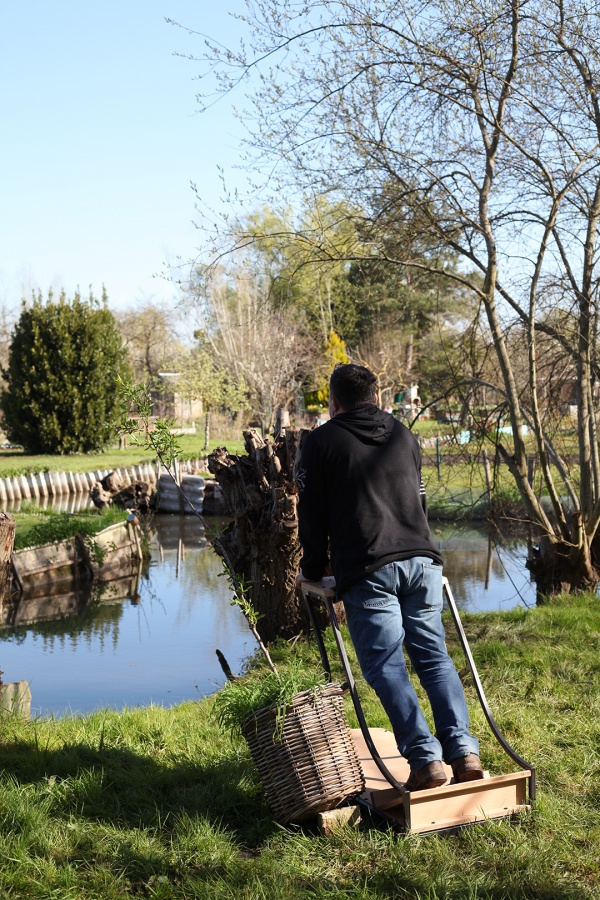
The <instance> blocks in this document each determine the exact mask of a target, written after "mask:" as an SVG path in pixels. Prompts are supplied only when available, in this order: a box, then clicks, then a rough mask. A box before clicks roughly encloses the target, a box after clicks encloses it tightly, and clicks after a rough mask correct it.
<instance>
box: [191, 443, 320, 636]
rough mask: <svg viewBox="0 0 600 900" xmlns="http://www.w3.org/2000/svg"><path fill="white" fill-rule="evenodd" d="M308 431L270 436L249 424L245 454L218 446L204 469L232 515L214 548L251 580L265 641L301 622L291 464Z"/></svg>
mask: <svg viewBox="0 0 600 900" xmlns="http://www.w3.org/2000/svg"><path fill="white" fill-rule="evenodd" d="M307 433H308V432H307V431H306V430H305V429H297V428H286V429H282V430H281V432H280V433H279V435H278V436H276V437H275V438H273V440H271V439H269V438H262V437H261V436H260V434H259V433H258V432H257V431H255V430H254V429H249V430H248V431H244V441H245V448H246V454H247V455H246V456H235V455H232V454H230V453H228V452H227V450H226V448H225V447H218V448H217V449H216V450H215V451H213V453H211V454H210V456H209V457H208V469H209V471H210V472H211V473H212V474H213V475H214V476H215V478H216V479H217V481H218V483H219V484H220V485H221V488H222V489H223V493H224V495H225V499H226V501H227V505H228V507H229V510H230V512H231V515H232V516H233V521H232V522H231V523H230V524H229V525H228V526H227V528H226V529H225V530H224V531H223V532H222V533H221V535H220V536H219V538H218V540H217V541H215V545H214V546H215V550H216V552H217V553H218V554H219V555H220V556H221V557H222V558H223V559H224V560H225V563H226V564H227V565H229V566H230V567H231V568H232V569H233V572H234V573H235V575H236V577H237V578H239V579H241V580H243V581H244V582H249V583H250V584H251V599H252V603H253V606H254V609H255V610H256V611H257V612H258V613H259V615H260V619H259V621H258V632H259V634H260V636H261V638H262V639H263V640H264V641H271V640H273V639H274V638H276V637H291V636H293V635H296V634H298V632H299V631H300V630H301V629H302V628H303V627H304V626H305V624H306V615H305V612H304V608H303V605H302V599H301V597H300V595H299V592H297V591H296V584H295V577H296V573H297V572H298V569H299V563H300V558H301V556H302V551H301V549H300V544H299V541H298V520H297V513H296V507H297V501H298V492H297V488H296V484H295V468H296V465H297V460H298V458H299V455H300V450H301V445H302V440H303V437H304V435H305V434H307Z"/></svg>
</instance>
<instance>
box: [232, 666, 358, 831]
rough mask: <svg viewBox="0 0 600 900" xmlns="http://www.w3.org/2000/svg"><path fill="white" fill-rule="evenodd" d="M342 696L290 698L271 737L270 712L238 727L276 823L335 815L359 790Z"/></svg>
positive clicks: (273, 714)
mask: <svg viewBox="0 0 600 900" xmlns="http://www.w3.org/2000/svg"><path fill="white" fill-rule="evenodd" d="M342 696H343V691H342V688H341V685H339V684H328V685H326V686H325V687H319V688H315V689H313V690H308V691H302V692H301V693H299V694H296V695H295V696H294V697H292V699H291V701H290V703H289V705H288V707H287V709H286V711H285V718H284V724H283V729H282V730H281V733H280V734H275V732H276V728H277V707H276V706H269V707H266V708H265V709H261V710H259V711H258V712H256V713H254V714H253V715H252V716H249V717H248V718H247V719H246V720H245V722H244V723H243V726H242V732H243V735H244V737H245V738H246V741H247V742H248V746H249V748H250V753H251V754H252V758H253V760H254V762H255V764H256V766H257V768H258V771H259V773H260V777H261V781H262V785H263V788H264V791H265V794H266V797H267V801H268V803H269V806H270V807H271V809H272V810H273V813H274V814H275V818H276V819H277V820H278V821H280V822H283V823H286V822H292V821H296V822H298V821H300V820H301V819H305V818H307V817H308V816H310V815H313V814H315V813H318V812H324V811H325V810H327V809H335V807H336V806H340V805H341V804H342V803H343V802H344V801H345V800H348V799H350V798H351V797H354V796H355V795H356V794H360V793H361V791H362V790H363V788H364V775H363V772H362V769H361V765H360V760H359V758H358V754H357V752H356V748H355V746H354V741H353V740H352V736H351V734H350V730H349V728H348V721H347V719H346V713H345V711H344V707H343V703H342Z"/></svg>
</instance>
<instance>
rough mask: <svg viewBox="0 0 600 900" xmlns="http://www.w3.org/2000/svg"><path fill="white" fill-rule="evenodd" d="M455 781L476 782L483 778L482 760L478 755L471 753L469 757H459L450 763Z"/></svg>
mask: <svg viewBox="0 0 600 900" xmlns="http://www.w3.org/2000/svg"><path fill="white" fill-rule="evenodd" d="M450 765H451V766H452V772H453V773H454V780H455V781H458V782H461V783H462V782H463V781H476V780H477V779H478V778H483V766H482V765H481V760H480V759H479V757H478V756H477V754H476V753H469V754H468V755H467V756H459V758H458V759H453V760H452V762H451V763H450Z"/></svg>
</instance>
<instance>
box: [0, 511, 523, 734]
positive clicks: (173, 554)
mask: <svg viewBox="0 0 600 900" xmlns="http://www.w3.org/2000/svg"><path fill="white" fill-rule="evenodd" d="M433 529H434V531H435V539H436V542H437V543H438V546H439V547H440V549H441V551H442V553H443V555H444V558H445V560H446V565H445V570H444V571H445V574H446V575H447V576H448V578H449V580H450V584H451V586H452V590H453V593H454V596H455V599H456V600H457V603H458V605H459V607H460V608H461V609H464V610H468V611H473V612H476V611H485V610H495V609H510V608H512V607H514V606H517V605H534V603H535V595H534V591H533V588H532V586H531V584H530V583H529V578H528V574H527V572H526V570H525V568H524V565H523V560H524V556H525V544H524V542H523V541H521V540H516V541H512V542H511V543H504V544H502V545H501V546H496V545H495V544H494V543H493V542H491V541H490V540H489V538H488V534H487V532H486V531H485V530H475V529H463V530H457V529H456V528H452V527H449V526H447V525H445V524H444V525H442V526H440V527H439V528H437V527H436V525H435V524H434V525H433ZM150 545H151V552H152V558H151V562H150V565H149V566H148V567H147V568H146V569H145V570H144V571H142V572H137V571H136V572H133V573H132V572H129V573H127V574H126V575H125V576H124V577H123V578H121V579H119V580H118V581H114V582H111V583H109V584H107V585H105V586H103V587H102V586H101V587H100V589H98V588H97V587H96V588H94V589H93V590H92V589H89V588H88V589H87V590H86V591H80V592H71V593H66V594H59V595H54V596H52V597H48V596H46V597H44V596H41V597H37V598H35V599H25V598H23V599H22V600H21V601H20V602H19V603H17V604H15V605H13V606H10V607H9V606H7V605H5V606H4V608H3V609H2V608H1V606H0V612H1V615H0V669H2V670H3V673H4V674H3V676H2V678H3V680H4V681H5V682H9V681H19V680H20V679H26V680H28V681H29V683H30V685H31V692H32V697H33V702H32V714H33V715H44V716H47V715H64V714H66V713H69V712H74V713H75V712H86V711H91V710H93V709H97V708H100V707H113V708H122V707H124V706H138V705H146V704H149V703H157V704H161V705H163V706H171V705H173V704H175V703H179V702H181V701H182V700H191V699H198V698H199V697H202V696H206V695H207V694H210V693H212V692H213V691H215V690H216V689H217V688H218V687H219V686H220V685H222V684H223V681H224V675H223V672H222V670H221V668H220V666H219V663H218V660H217V657H216V654H215V650H216V649H217V648H219V649H220V650H221V651H222V652H223V653H224V654H225V657H226V658H227V660H228V662H229V664H230V666H231V668H232V669H233V671H234V672H235V671H240V669H241V668H242V667H243V663H244V660H245V659H246V658H247V657H248V656H249V655H251V654H252V653H253V652H254V650H255V642H254V638H253V637H252V635H251V634H250V632H249V630H248V627H247V625H246V622H245V619H244V618H243V616H242V614H241V613H240V611H239V610H238V609H237V608H236V607H232V606H231V604H230V596H231V595H230V591H229V588H228V585H227V581H226V579H225V578H223V577H220V573H221V563H220V560H219V558H218V557H217V556H216V555H215V553H214V552H213V550H212V549H211V547H210V543H209V542H208V541H207V540H206V536H205V534H204V531H203V529H202V526H201V523H200V522H199V521H198V520H197V519H195V518H194V517H192V516H187V517H177V516H156V517H155V518H154V520H153V522H152V525H151V528H150Z"/></svg>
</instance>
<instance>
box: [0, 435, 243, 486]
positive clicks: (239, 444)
mask: <svg viewBox="0 0 600 900" xmlns="http://www.w3.org/2000/svg"><path fill="white" fill-rule="evenodd" d="M177 443H178V444H179V446H180V447H181V458H182V459H190V458H193V457H196V456H197V457H203V456H206V455H207V453H210V452H211V451H212V450H214V449H215V447H219V446H223V444H224V443H227V447H228V448H229V449H230V450H231V452H232V453H243V452H244V449H243V448H244V441H243V439H242V438H241V437H240V439H239V440H237V441H226V442H225V441H223V440H219V439H215V440H213V441H210V442H209V445H208V451H206V452H205V451H203V450H202V446H203V443H204V441H203V438H202V436H201V435H198V434H196V435H191V434H182V435H180V436H179V437H178V438H177ZM155 456H156V454H155V453H154V452H152V451H150V450H143V449H142V448H140V447H137V446H129V447H126V448H125V450H119V449H118V448H117V447H109V448H107V449H106V450H105V451H104V452H102V453H72V454H70V455H69V456H42V455H36V456H29V455H27V454H26V453H23V451H22V450H0V478H5V477H8V476H14V475H27V474H29V473H36V472H45V471H48V472H93V471H95V470H96V469H118V468H119V467H121V466H137V465H141V464H142V463H145V462H153V461H154V458H155Z"/></svg>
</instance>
